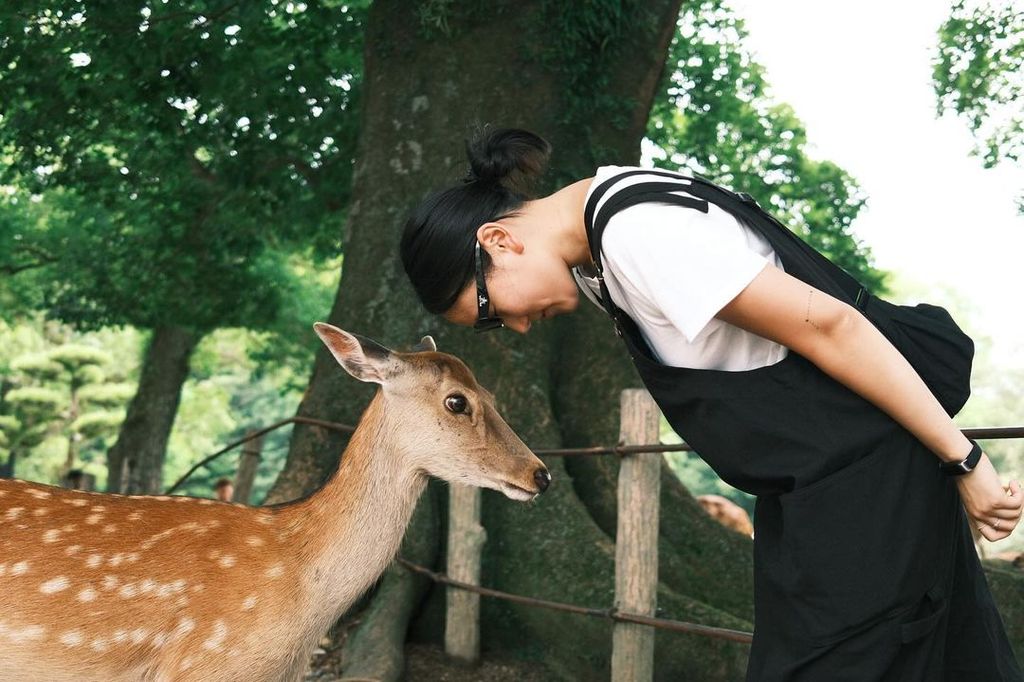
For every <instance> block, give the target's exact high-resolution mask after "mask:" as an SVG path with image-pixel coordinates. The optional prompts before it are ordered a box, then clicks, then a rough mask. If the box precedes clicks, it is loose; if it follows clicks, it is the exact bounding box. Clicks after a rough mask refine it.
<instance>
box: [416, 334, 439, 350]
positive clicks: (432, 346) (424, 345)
mask: <svg viewBox="0 0 1024 682" xmlns="http://www.w3.org/2000/svg"><path fill="white" fill-rule="evenodd" d="M428 350H429V351H435V350H437V344H436V343H434V338H433V337H432V336H430V335H429V334H428V335H427V336H424V337H423V338H422V339H420V342H419V343H417V344H416V345H415V346H413V347H412V351H411V352H413V353H422V352H423V351H428Z"/></svg>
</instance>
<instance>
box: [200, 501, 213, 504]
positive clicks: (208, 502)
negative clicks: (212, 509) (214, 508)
mask: <svg viewBox="0 0 1024 682" xmlns="http://www.w3.org/2000/svg"><path fill="white" fill-rule="evenodd" d="M199 504H213V500H199Z"/></svg>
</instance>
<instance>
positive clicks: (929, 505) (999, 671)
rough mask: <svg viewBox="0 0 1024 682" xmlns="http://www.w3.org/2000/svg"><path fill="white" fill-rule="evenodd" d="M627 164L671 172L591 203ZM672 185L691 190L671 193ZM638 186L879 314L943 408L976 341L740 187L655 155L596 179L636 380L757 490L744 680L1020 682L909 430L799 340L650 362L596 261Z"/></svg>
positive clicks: (995, 616) (963, 524)
mask: <svg viewBox="0 0 1024 682" xmlns="http://www.w3.org/2000/svg"><path fill="white" fill-rule="evenodd" d="M635 173H643V174H645V175H646V174H652V173H653V174H656V175H663V176H666V177H668V178H671V181H653V182H641V183H638V184H636V185H632V186H627V187H625V188H623V189H619V190H616V191H615V192H614V194H612V195H610V196H609V198H608V201H607V202H606V203H605V204H604V205H603V206H602V207H601V211H600V212H599V213H598V215H597V216H595V215H594V214H595V208H596V206H597V203H598V201H599V199H600V198H601V197H602V196H603V195H604V194H605V193H606V192H607V191H608V190H609V188H610V187H611V186H612V185H613V184H614V183H615V182H616V181H618V180H619V179H621V178H623V177H625V176H626V175H632V174H635ZM680 189H683V190H684V191H685V192H686V193H687V195H689V196H680V195H678V194H669V192H670V191H679V190H680ZM641 201H664V202H668V203H675V204H679V205H685V206H689V207H691V208H695V209H697V210H703V211H705V212H706V211H707V204H706V203H704V202H706V201H710V202H712V203H715V204H716V205H718V206H720V207H722V208H723V209H724V210H727V211H728V212H730V213H731V214H732V215H734V217H735V216H738V217H741V218H744V221H743V222H745V223H746V224H748V225H750V226H751V227H754V228H755V229H757V230H758V232H760V233H761V234H763V235H764V236H765V237H766V238H767V239H768V241H769V242H770V243H771V245H772V247H773V248H774V249H775V252H776V253H777V254H778V256H779V257H780V259H781V261H782V264H783V267H784V269H785V270H786V272H788V273H789V274H791V275H793V276H794V277H797V278H799V279H801V280H803V281H806V282H808V283H810V284H812V285H813V286H816V287H817V288H819V289H822V290H823V291H826V292H827V293H829V294H831V295H833V296H836V297H837V298H839V299H840V300H843V301H846V302H848V303H850V304H852V305H855V306H856V307H857V309H858V310H860V311H861V312H862V313H863V314H864V315H865V316H866V317H868V318H869V319H871V320H872V321H873V322H874V323H875V324H876V326H878V328H879V329H880V330H882V331H883V333H884V334H885V335H886V336H887V337H888V338H889V339H890V340H891V341H893V343H894V345H896V347H897V348H899V349H900V350H901V352H903V354H904V355H905V356H906V357H907V358H908V360H909V361H910V362H911V364H912V365H914V366H915V369H917V370H918V372H919V374H921V376H922V378H923V379H925V381H926V383H927V384H928V385H929V388H930V389H931V390H932V392H933V393H934V394H935V395H936V397H937V398H938V399H939V401H940V402H941V403H942V404H943V407H944V408H945V409H946V411H947V412H948V413H949V414H950V415H951V416H952V415H954V414H956V413H957V412H958V411H959V410H960V408H961V407H962V406H963V404H964V403H965V402H966V400H967V397H968V396H969V395H970V367H971V361H972V358H973V353H974V347H973V342H972V341H971V340H970V338H969V337H968V336H966V335H965V334H963V332H962V331H960V329H959V327H956V325H955V323H953V322H952V319H951V318H949V316H948V313H947V312H946V311H945V310H944V309H942V308H939V307H937V306H930V305H929V304H919V305H918V306H916V307H911V306H897V305H894V304H892V303H889V302H887V301H885V300H883V299H880V298H876V297H874V296H871V295H870V294H869V293H868V292H867V291H865V290H864V289H863V287H861V286H860V285H859V283H857V282H856V281H855V280H854V279H853V278H852V277H851V276H850V275H848V274H847V273H846V272H845V271H843V270H841V269H840V268H838V267H837V266H835V265H834V264H832V263H831V262H830V261H828V260H827V259H826V258H825V257H824V256H822V255H821V254H820V253H818V252H817V251H815V250H814V249H813V248H811V247H810V246H809V245H807V244H806V243H805V242H803V240H801V239H800V238H799V237H797V236H796V235H795V234H793V233H792V232H790V231H789V230H788V229H787V228H785V227H783V226H782V225H781V223H778V222H777V221H774V218H772V219H771V221H774V222H771V221H766V220H765V218H764V212H763V211H761V209H760V208H759V207H757V205H756V203H755V202H754V200H753V199H752V198H750V197H749V196H748V195H743V194H736V193H733V192H731V191H729V190H726V189H724V188H721V187H719V186H717V185H714V184H713V183H710V182H709V181H707V180H705V179H704V178H700V177H699V176H698V177H691V176H688V175H682V174H679V173H672V172H668V171H661V170H657V171H652V170H643V171H626V172H623V173H618V174H616V175H615V176H613V177H612V178H610V179H609V180H607V181H605V182H603V183H602V184H601V185H600V186H598V187H597V188H596V190H595V191H594V192H592V193H591V197H590V199H589V200H588V202H587V206H586V207H585V224H586V226H587V231H588V238H589V240H590V245H591V253H592V255H593V257H594V261H595V263H596V264H597V265H598V271H599V282H600V285H601V292H602V296H601V298H602V299H603V301H602V302H603V304H604V307H605V308H606V310H607V311H608V312H609V314H610V315H611V316H612V318H613V320H614V321H615V325H616V331H617V332H618V333H619V334H620V335H621V337H622V338H623V340H624V341H625V342H626V346H627V347H628V349H629V354H630V356H631V358H632V359H633V362H634V364H635V366H636V368H637V371H638V372H639V375H640V377H641V379H642V380H643V382H644V384H645V385H646V387H647V389H648V390H649V392H650V393H651V396H652V397H653V398H654V400H655V401H656V402H657V404H658V405H659V407H660V408H661V410H662V412H663V413H664V414H665V417H666V419H667V420H668V422H669V424H671V426H672V427H673V429H674V430H675V431H676V433H677V434H679V436H680V437H682V438H683V439H684V440H685V441H686V443H688V444H689V445H691V446H692V447H693V448H694V450H695V451H696V452H697V453H698V454H699V456H700V457H701V458H702V459H703V460H705V461H706V462H707V463H708V465H710V466H711V467H712V468H713V469H714V470H715V471H716V472H717V474H718V475H719V476H720V477H721V478H722V480H724V481H726V482H727V483H729V484H730V485H732V486H734V487H736V488H738V489H740V490H744V491H746V492H748V493H751V494H753V495H756V496H757V500H756V503H755V508H754V519H753V523H754V637H753V641H752V643H751V649H750V658H749V664H748V668H747V674H746V681H747V682H755V681H756V682H783V681H785V682H798V681H799V682H841V681H850V682H853V681H856V682H869V681H876V680H884V681H886V682H889V681H896V680H901V681H908V682H909V681H913V682H942V681H950V682H952V681H956V682H996V681H999V682H1024V675H1022V674H1021V670H1020V668H1019V666H1018V664H1017V661H1016V659H1015V657H1014V653H1013V650H1012V648H1011V646H1010V643H1009V641H1008V640H1007V637H1006V633H1005V630H1004V626H1003V622H1002V619H1001V618H1000V615H999V613H998V612H997V610H996V606H995V604H994V602H993V600H992V596H991V593H990V591H989V588H988V583H987V581H986V580H985V576H984V573H983V572H982V568H981V565H980V562H979V560H978V556H977V552H976V550H975V548H974V543H973V539H972V537H971V530H970V526H969V525H968V524H969V523H970V520H969V518H968V517H967V514H966V512H965V511H964V508H963V505H962V504H961V501H960V497H959V493H958V491H957V487H956V484H955V482H954V480H953V479H952V478H951V477H948V476H946V475H944V474H942V473H941V472H940V471H939V468H938V464H939V459H938V457H937V456H936V455H935V454H934V453H933V452H931V451H930V450H929V449H928V448H926V447H925V446H924V445H923V444H922V443H921V442H920V441H918V440H917V438H916V437H915V436H914V435H913V434H911V433H910V432H909V431H907V430H906V429H905V428H903V427H902V426H901V425H900V424H899V423H897V422H896V421H895V420H893V419H892V418H891V417H890V416H889V415H887V414H886V413H885V412H883V411H882V410H881V409H879V408H878V407H876V406H875V405H874V404H873V403H871V402H869V401H868V400H866V399H864V398H862V397H861V396H860V395H858V394H857V393H855V392H853V391H852V390H851V389H849V388H847V387H846V386H845V385H844V384H842V383H840V382H838V381H836V380H834V379H832V378H831V377H830V376H829V375H827V374H826V373H825V372H823V371H822V370H820V369H819V368H818V367H817V366H816V365H814V364H813V363H812V362H810V361H809V360H807V359H806V358H804V357H803V356H801V355H799V354H798V353H796V352H794V351H793V350H792V349H790V350H789V351H788V354H787V355H786V357H785V358H784V359H783V360H781V361H780V362H777V363H775V364H772V365H767V366H763V367H758V368H755V369H750V370H745V371H725V370H712V369H695V368H686V367H673V366H668V365H664V364H661V363H660V362H658V361H657V360H655V356H654V355H653V353H652V352H651V350H650V348H649V346H648V345H647V343H646V341H645V340H644V338H643V337H642V335H641V333H640V330H639V328H638V327H637V325H636V324H635V323H634V321H633V320H632V319H630V317H629V316H628V315H627V314H626V313H625V312H623V311H622V310H621V309H619V308H618V307H617V306H615V304H614V303H613V302H612V300H611V296H610V295H609V294H608V290H607V287H606V286H605V284H604V280H603V277H602V276H600V273H601V271H602V266H601V261H600V236H601V233H602V232H603V230H604V227H605V225H606V224H607V222H608V219H609V218H610V217H611V215H613V214H614V213H615V212H616V211H618V210H621V209H623V208H625V207H626V206H631V205H633V204H635V203H638V202H641ZM914 325H940V326H941V329H942V333H944V334H946V335H947V336H948V338H947V339H946V340H945V341H943V340H941V339H938V338H932V337H931V336H930V335H928V334H923V335H921V334H913V333H907V330H908V329H911V330H912V328H913V327H914ZM943 325H944V326H943ZM921 328H923V327H921ZM931 330H932V331H934V330H935V327H931ZM932 342H934V343H932Z"/></svg>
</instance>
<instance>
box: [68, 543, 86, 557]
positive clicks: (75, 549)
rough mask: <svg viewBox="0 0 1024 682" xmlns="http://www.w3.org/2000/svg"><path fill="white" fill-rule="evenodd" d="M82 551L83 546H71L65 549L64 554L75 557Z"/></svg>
mask: <svg viewBox="0 0 1024 682" xmlns="http://www.w3.org/2000/svg"><path fill="white" fill-rule="evenodd" d="M80 549H82V546H81V545H71V546H70V547H65V548H64V553H65V554H67V555H68V556H74V555H76V554H78V550H80Z"/></svg>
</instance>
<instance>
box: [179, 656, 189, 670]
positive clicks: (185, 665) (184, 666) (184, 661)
mask: <svg viewBox="0 0 1024 682" xmlns="http://www.w3.org/2000/svg"><path fill="white" fill-rule="evenodd" d="M191 667H192V657H191V656H186V657H185V658H183V659H181V664H180V665H179V666H178V670H188V669H189V668H191Z"/></svg>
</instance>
